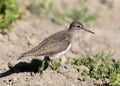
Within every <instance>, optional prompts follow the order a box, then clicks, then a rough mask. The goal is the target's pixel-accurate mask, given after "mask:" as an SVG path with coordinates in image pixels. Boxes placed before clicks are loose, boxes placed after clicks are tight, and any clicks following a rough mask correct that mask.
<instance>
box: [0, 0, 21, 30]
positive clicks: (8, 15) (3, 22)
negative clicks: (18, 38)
mask: <svg viewBox="0 0 120 86" xmlns="http://www.w3.org/2000/svg"><path fill="white" fill-rule="evenodd" d="M21 15H22V11H21V10H20V9H19V7H18V5H17V3H16V0H0V29H1V30H2V31H4V29H7V30H10V29H11V27H12V23H13V22H14V21H15V20H17V19H18V18H20V17H21Z"/></svg>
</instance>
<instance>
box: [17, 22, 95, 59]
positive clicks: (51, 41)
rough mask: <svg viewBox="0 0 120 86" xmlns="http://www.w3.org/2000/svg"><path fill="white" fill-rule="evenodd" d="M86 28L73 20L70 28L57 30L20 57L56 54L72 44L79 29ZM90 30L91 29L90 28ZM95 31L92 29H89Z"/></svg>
mask: <svg viewBox="0 0 120 86" xmlns="http://www.w3.org/2000/svg"><path fill="white" fill-rule="evenodd" d="M80 29H84V27H83V25H82V23H80V22H77V21H75V22H72V23H71V24H70V26H69V28H68V30H64V31H60V32H57V33H55V34H53V35H51V36H49V37H48V38H46V39H45V40H43V41H42V42H41V43H40V44H39V45H38V46H36V47H35V48H33V49H31V50H30V51H28V52H26V53H23V54H22V55H21V57H19V59H20V58H22V57H26V56H54V55H55V54H57V53H60V52H62V51H65V50H66V49H67V48H68V46H69V45H70V43H71V41H72V40H73V37H74V35H75V33H76V32H77V30H80ZM88 31H89V30H88ZM89 32H91V33H93V32H92V31H89Z"/></svg>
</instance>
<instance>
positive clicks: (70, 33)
mask: <svg viewBox="0 0 120 86" xmlns="http://www.w3.org/2000/svg"><path fill="white" fill-rule="evenodd" d="M67 32H68V38H69V40H70V41H73V40H74V38H75V35H76V32H77V31H75V30H68V31H67Z"/></svg>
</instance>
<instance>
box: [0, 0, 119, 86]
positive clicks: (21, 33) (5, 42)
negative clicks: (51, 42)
mask: <svg viewBox="0 0 120 86" xmlns="http://www.w3.org/2000/svg"><path fill="white" fill-rule="evenodd" d="M57 1H60V0H57ZM57 1H55V3H57V4H58V2H57ZM62 1H64V2H66V3H68V4H70V5H72V6H75V3H73V2H74V0H71V2H70V1H68V0H62ZM18 2H19V4H21V5H20V6H23V7H25V6H24V4H22V3H23V2H22V1H21V0H18ZM88 6H89V7H90V9H91V11H92V10H95V9H96V8H99V9H100V14H99V18H98V19H97V21H96V22H94V23H92V24H91V25H90V26H87V25H86V27H88V28H89V29H90V30H92V31H94V32H95V35H93V34H89V33H86V32H79V33H78V35H77V37H76V39H75V42H74V43H73V44H72V49H73V50H74V51H75V52H77V54H75V53H72V52H71V51H69V52H67V53H66V54H65V55H63V56H62V62H63V63H64V62H66V61H68V60H70V59H74V58H77V57H79V56H80V55H87V54H96V53H97V52H100V51H102V50H104V51H109V50H111V51H114V52H115V55H114V57H113V58H114V59H116V60H118V59H120V53H119V51H120V38H119V37H120V0H112V3H110V4H107V5H105V4H101V3H100V2H99V0H94V2H93V1H91V0H89V2H88ZM69 23H70V22H69ZM69 23H68V22H65V23H64V25H62V26H58V25H56V24H55V23H54V22H52V21H51V20H50V19H45V20H44V22H42V23H41V24H40V23H39V18H38V17H37V16H36V15H33V14H31V13H30V12H29V11H28V10H27V9H25V15H24V17H23V18H22V19H21V20H17V21H16V22H15V23H14V28H13V30H11V31H10V32H8V34H7V35H2V34H0V86H95V83H96V82H98V81H96V80H95V79H91V78H89V79H88V80H87V81H82V76H81V74H80V73H81V72H82V70H83V69H85V67H82V66H80V67H76V66H71V65H68V64H63V65H62V67H60V68H58V69H57V70H56V71H54V70H52V69H50V68H48V69H46V70H45V71H44V72H43V73H42V74H41V73H36V74H34V73H33V72H35V70H37V69H35V68H37V67H38V65H39V60H38V59H40V58H43V57H30V58H28V57H26V58H23V59H21V60H16V59H17V58H18V57H19V56H20V54H21V53H23V52H25V51H27V50H29V49H31V48H33V47H34V46H36V45H37V44H38V43H40V42H41V41H42V40H43V39H44V38H46V37H48V36H49V35H51V34H53V33H55V32H58V31H61V30H63V29H66V28H65V27H68V25H69ZM9 62H11V63H13V64H15V65H16V66H17V67H18V68H19V67H20V66H19V65H20V64H24V66H23V67H24V68H25V69H24V70H16V71H15V73H13V72H12V71H10V70H9V68H8V63H9ZM27 68H28V69H30V70H27ZM78 70H80V71H78ZM100 82H101V81H100Z"/></svg>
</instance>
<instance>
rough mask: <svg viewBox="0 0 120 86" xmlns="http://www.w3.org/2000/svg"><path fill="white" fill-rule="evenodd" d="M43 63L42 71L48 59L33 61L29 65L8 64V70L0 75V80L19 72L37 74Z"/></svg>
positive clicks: (25, 63)
mask: <svg viewBox="0 0 120 86" xmlns="http://www.w3.org/2000/svg"><path fill="white" fill-rule="evenodd" d="M43 61H45V67H44V69H43V70H45V69H47V67H48V61H49V59H48V58H47V59H46V58H45V59H44V60H38V59H33V60H32V61H31V62H30V63H27V62H19V63H17V64H16V65H15V66H13V65H11V64H10V63H8V67H9V70H7V71H5V72H3V73H0V78H2V77H6V76H9V75H11V74H14V73H21V72H34V73H37V72H38V71H39V68H40V67H41V66H42V63H43Z"/></svg>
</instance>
